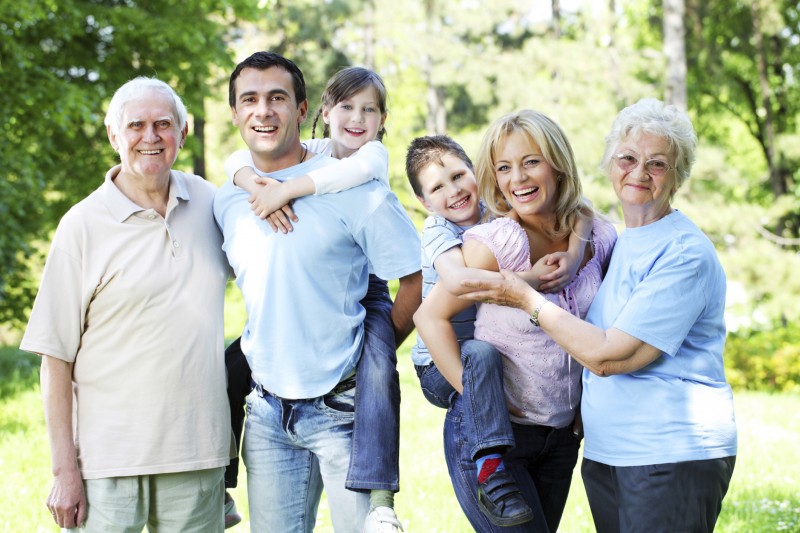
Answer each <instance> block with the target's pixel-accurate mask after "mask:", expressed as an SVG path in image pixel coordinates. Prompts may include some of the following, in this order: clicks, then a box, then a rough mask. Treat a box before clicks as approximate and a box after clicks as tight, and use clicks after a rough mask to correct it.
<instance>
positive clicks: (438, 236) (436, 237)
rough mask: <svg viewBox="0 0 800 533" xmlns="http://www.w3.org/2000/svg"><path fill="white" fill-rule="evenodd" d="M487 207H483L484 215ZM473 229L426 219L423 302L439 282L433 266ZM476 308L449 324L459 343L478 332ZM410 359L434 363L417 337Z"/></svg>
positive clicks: (423, 239)
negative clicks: (466, 232)
mask: <svg viewBox="0 0 800 533" xmlns="http://www.w3.org/2000/svg"><path fill="white" fill-rule="evenodd" d="M483 212H484V207H483V204H481V215H483ZM472 227H473V226H458V225H456V224H453V223H452V222H450V221H449V220H447V219H446V218H444V217H440V216H438V215H431V216H429V217H428V218H426V219H425V225H424V226H423V228H422V299H423V300H424V299H425V298H426V297H427V296H428V294H430V292H431V290H432V289H433V286H434V285H436V282H437V281H439V274H438V273H437V272H436V269H435V268H434V267H433V264H434V262H435V261H436V259H437V258H438V257H439V256H440V255H441V254H443V253H444V252H446V251H447V250H450V249H451V248H455V247H456V246H461V245H462V244H463V235H464V232H465V231H467V230H468V229H470V228H472ZM476 312H477V306H475V305H471V306H469V307H468V308H466V309H464V310H463V311H461V312H460V313H458V314H457V315H456V316H454V317H453V318H452V319H450V323H451V324H452V325H453V330H454V331H455V334H456V340H458V342H459V343H461V342H463V341H465V340H469V339H471V338H472V336H473V334H474V333H475V314H476ZM411 360H412V361H414V364H415V365H418V366H427V365H429V364H430V363H431V361H433V359H432V358H431V354H430V352H428V348H427V347H426V346H425V343H424V342H422V337H420V336H419V334H417V343H416V344H415V345H414V346H412V348H411Z"/></svg>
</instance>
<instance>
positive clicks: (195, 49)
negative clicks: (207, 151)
mask: <svg viewBox="0 0 800 533" xmlns="http://www.w3.org/2000/svg"><path fill="white" fill-rule="evenodd" d="M255 3H256V2H255V0H165V1H160V2H154V1H152V0H144V1H137V2H130V1H123V0H58V1H56V0H39V1H36V2H2V3H0V80H1V81H2V87H3V98H2V99H0V119H1V120H0V131H2V134H0V135H1V136H2V138H3V142H2V143H0V168H2V173H3V176H2V177H3V179H0V214H1V215H2V216H0V225H2V226H0V322H7V321H12V322H13V321H20V320H22V319H24V312H25V309H26V308H27V307H28V306H29V304H30V301H31V297H32V295H33V294H34V293H35V287H34V285H33V282H32V281H31V272H30V265H31V258H32V256H33V255H34V254H35V252H36V249H35V247H34V246H33V245H32V244H31V243H34V242H36V240H37V239H46V238H47V235H48V232H49V231H50V230H52V228H53V227H54V225H55V224H56V223H57V221H58V220H59V219H60V217H61V215H62V214H63V213H64V212H65V211H66V209H68V208H69V206H71V205H72V204H74V203H75V202H76V201H77V200H79V199H81V198H83V197H84V196H86V194H88V193H89V192H90V191H91V190H93V189H95V188H96V187H97V186H98V185H99V184H100V183H101V181H102V179H103V174H104V173H105V171H106V170H107V169H108V168H109V167H110V166H111V165H112V164H113V163H114V154H113V152H112V151H111V150H110V149H109V146H108V140H107V138H106V133H105V128H104V126H103V117H104V105H105V103H106V102H107V101H108V99H109V98H110V96H111V95H112V94H113V91H114V90H115V89H116V88H117V87H119V86H120V85H121V84H122V83H124V82H125V81H127V80H129V79H131V78H133V77H136V76H139V75H145V76H155V77H158V78H161V79H163V80H164V81H166V82H168V83H170V84H171V85H172V86H173V87H174V88H175V89H176V90H177V91H178V93H179V94H181V95H182V96H183V98H184V99H185V101H186V103H187V106H188V108H189V111H190V113H194V114H197V115H200V114H202V110H203V107H202V101H203V98H204V97H205V96H206V95H208V94H210V93H211V91H216V90H217V89H216V82H215V80H214V79H213V78H212V76H211V73H212V72H213V70H212V69H213V68H214V67H215V66H217V65H222V66H226V67H227V66H229V65H230V64H231V58H230V53H229V51H228V48H227V46H226V42H227V40H228V38H229V31H230V30H229V28H231V27H232V26H233V23H234V21H235V18H236V17H237V16H249V17H252V16H255V14H256V10H255V7H256V6H255ZM187 148H188V150H186V151H184V153H183V154H182V159H181V164H183V165H186V164H187V163H188V162H189V161H191V155H192V154H193V153H195V154H196V153H197V151H198V148H199V147H198V146H197V144H196V143H195V142H194V141H192V142H190V143H189V144H188V145H187Z"/></svg>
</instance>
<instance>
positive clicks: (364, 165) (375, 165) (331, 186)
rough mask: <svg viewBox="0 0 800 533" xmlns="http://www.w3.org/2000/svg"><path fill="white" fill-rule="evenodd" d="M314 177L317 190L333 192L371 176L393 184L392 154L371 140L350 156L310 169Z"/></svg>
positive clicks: (320, 192) (359, 183)
mask: <svg viewBox="0 0 800 533" xmlns="http://www.w3.org/2000/svg"><path fill="white" fill-rule="evenodd" d="M308 175H309V176H310V177H311V179H312V180H313V181H314V186H315V188H316V193H315V194H329V193H335V192H340V191H343V190H346V189H352V188H353V187H357V186H359V185H361V184H364V183H367V182H368V181H369V180H373V179H375V180H378V181H380V182H381V183H383V184H384V185H386V186H387V187H388V186H389V154H388V152H387V151H386V147H385V146H383V144H382V143H381V142H379V141H371V142H368V143H367V144H365V145H364V146H362V147H361V148H360V149H359V150H357V151H356V152H355V153H354V154H352V155H351V156H350V157H346V158H344V159H340V160H339V161H337V162H336V163H332V164H330V165H327V166H325V167H324V168H321V169H318V170H312V171H311V172H309V173H308Z"/></svg>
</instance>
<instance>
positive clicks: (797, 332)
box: [725, 324, 800, 392]
mask: <svg viewBox="0 0 800 533" xmlns="http://www.w3.org/2000/svg"><path fill="white" fill-rule="evenodd" d="M725 374H726V376H727V377H728V381H729V382H730V384H731V386H732V387H733V388H735V389H745V390H761V391H773V392H796V391H798V390H800V327H798V326H797V325H796V324H792V325H790V326H787V327H777V328H774V329H771V330H767V331H751V330H740V331H736V332H734V333H731V334H729V335H728V340H727V343H726V345H725Z"/></svg>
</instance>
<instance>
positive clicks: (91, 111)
mask: <svg viewBox="0 0 800 533" xmlns="http://www.w3.org/2000/svg"><path fill="white" fill-rule="evenodd" d="M556 4H557V3H556ZM561 4H562V8H561V13H560V15H561V16H560V18H559V20H558V27H556V26H555V24H554V21H553V17H552V16H551V11H550V8H551V6H552V5H553V2H549V1H546V0H536V1H534V2H522V3H521V2H517V1H515V0H495V1H493V2H492V3H491V7H490V8H487V3H486V2H480V1H478V0H407V1H405V2H392V1H388V0H326V1H324V2H319V1H317V0H292V1H286V0H166V1H165V2H159V3H157V4H156V3H155V2H153V1H152V0H142V1H139V0H63V1H58V2H57V1H55V0H39V1H38V2H32V3H29V2H16V3H12V2H3V3H1V4H0V80H2V83H3V88H4V96H5V98H4V99H2V100H0V119H2V120H0V129H1V130H2V136H3V139H4V142H3V143H0V164H2V165H1V166H0V168H2V169H3V174H4V177H5V179H0V215H3V216H0V224H3V226H2V227H0V323H3V322H4V323H7V322H8V321H10V320H13V319H20V318H24V314H25V312H26V310H27V308H28V306H29V304H30V298H31V296H32V295H33V294H34V292H35V287H36V274H37V272H38V269H39V268H40V265H41V262H42V258H41V257H36V253H37V249H38V248H37V246H41V243H46V242H47V239H48V236H49V231H51V230H52V228H53V227H54V226H55V224H56V222H57V221H58V219H59V218H60V216H61V215H62V214H63V212H64V211H65V210H66V209H67V208H68V207H69V206H70V205H72V204H74V203H75V202H76V201H78V200H79V199H80V198H82V197H83V196H85V195H86V194H87V193H88V192H89V191H91V190H93V189H94V188H96V187H97V185H99V183H100V181H101V179H102V176H103V173H104V172H105V171H106V169H107V168H108V167H109V166H110V165H111V164H113V162H114V159H113V157H114V154H113V152H112V151H111V150H110V148H109V147H108V142H107V140H106V136H105V132H104V131H103V127H102V119H103V111H104V106H105V104H106V103H107V101H108V99H109V98H110V96H111V94H112V92H113V90H114V89H116V87H118V86H119V85H120V84H121V83H123V82H124V81H126V80H127V79H130V78H131V77H133V76H136V75H139V74H145V75H151V76H152V75H156V76H158V77H160V78H162V79H164V80H165V81H168V82H169V83H171V84H173V86H174V87H175V88H176V90H178V92H179V93H180V94H181V95H182V96H183V97H184V99H185V100H186V102H187V104H188V106H189V111H190V113H191V114H194V115H197V116H205V119H206V132H207V133H206V142H205V155H206V157H207V160H208V165H207V173H208V177H209V179H212V180H213V181H215V182H217V183H219V182H220V181H221V179H222V178H223V173H222V169H221V167H222V161H224V159H225V157H226V156H227V154H228V153H230V152H231V151H232V150H234V149H237V148H241V147H242V146H243V144H242V142H241V140H240V138H239V135H238V132H237V131H236V130H235V129H234V128H232V126H231V124H230V111H229V109H228V105H227V100H226V94H227V88H226V82H227V77H228V74H229V72H230V70H231V68H232V66H233V64H234V61H238V60H240V59H242V58H244V57H246V56H248V55H250V54H251V53H252V52H254V51H256V50H263V49H270V50H274V51H277V52H280V53H282V54H284V55H286V56H287V57H289V58H291V59H293V60H295V61H296V62H297V64H298V65H299V66H300V67H301V68H302V69H303V72H304V73H305V75H306V80H307V84H308V94H309V100H310V106H309V107H310V109H311V110H312V115H311V117H310V119H309V120H308V121H307V123H306V124H305V125H304V128H303V137H304V138H307V137H310V136H311V129H312V122H313V111H315V110H316V108H317V106H318V102H319V95H320V94H321V92H322V89H323V87H324V85H325V82H326V81H327V79H328V78H329V77H330V76H331V75H332V74H333V73H334V72H336V71H337V70H339V69H340V68H342V67H345V66H349V65H365V66H368V67H371V68H374V69H375V70H376V71H377V72H379V73H380V74H381V76H382V77H383V78H384V80H385V82H386V85H387V87H388V89H389V102H388V103H389V118H388V121H387V130H388V135H387V136H386V138H385V139H384V143H385V145H386V147H387V149H388V150H389V155H390V179H391V183H392V188H393V190H394V191H395V192H396V193H397V195H398V196H399V197H400V200H401V201H402V202H403V204H404V205H405V206H406V209H407V210H408V211H409V213H410V214H411V215H412V218H414V219H415V221H416V222H417V223H421V221H422V219H423V217H424V211H423V210H422V209H421V206H420V205H419V204H418V202H417V201H416V199H415V198H414V196H413V194H411V191H410V187H409V186H408V184H407V181H406V177H405V174H404V161H405V151H406V147H407V146H408V143H409V142H410V141H411V139H413V138H414V137H416V136H419V135H425V134H427V133H430V131H429V127H430V124H431V121H430V120H429V116H430V115H431V114H432V113H433V112H434V111H433V110H434V109H436V106H437V105H438V106H439V107H438V109H440V110H441V109H443V111H444V119H445V127H446V131H447V133H448V134H450V135H451V136H452V137H453V138H455V139H456V140H457V141H459V142H460V143H461V144H462V145H463V146H464V147H465V149H466V150H467V152H468V153H470V154H475V153H476V151H477V148H478V146H479V144H480V139H481V134H482V132H483V131H484V130H485V128H486V126H487V125H488V123H489V122H490V121H491V120H493V119H494V118H496V117H498V116H500V115H501V114H505V113H508V112H512V111H515V110H518V109H520V108H534V109H538V110H541V111H544V112H545V113H547V114H548V115H550V116H552V117H553V118H554V119H555V120H557V121H558V122H559V123H560V124H561V125H562V127H563V128H564V130H565V131H566V132H567V134H568V135H569V137H570V139H571V141H572V144H573V147H574V149H575V153H576V157H577V159H578V164H579V167H580V169H581V175H582V177H583V183H584V192H585V194H586V196H588V197H589V198H590V199H591V200H592V201H593V203H594V205H595V206H596V207H597V208H598V209H599V210H601V211H603V212H605V213H609V214H610V215H611V216H612V218H617V219H618V218H619V207H618V205H617V201H616V197H615V196H614V193H613V191H612V190H611V187H610V186H609V185H608V183H607V180H606V179H605V177H604V176H603V175H602V172H600V171H599V170H598V168H597V164H598V162H599V159H600V156H601V153H602V151H603V139H604V136H605V135H606V133H607V132H608V129H609V127H610V125H611V121H612V120H613V118H614V116H615V115H616V113H617V112H618V111H619V109H621V108H622V107H624V106H626V105H628V104H631V103H633V102H635V101H636V100H638V99H639V98H642V97H645V96H656V97H660V98H662V97H663V94H664V88H665V80H664V75H665V71H666V60H665V57H664V53H663V50H662V46H663V44H662V40H663V33H662V21H661V18H662V2H661V0H617V1H615V2H591V1H588V0H586V1H583V2H578V3H570V6H571V7H569V8H568V7H566V6H567V3H564V2H562V3H561ZM685 6H686V16H685V20H684V22H685V26H686V50H687V58H688V65H687V67H688V71H687V84H688V95H689V114H690V116H691V117H692V119H693V122H694V124H695V126H696V129H697V132H698V136H699V141H700V142H699V146H698V150H697V163H696V165H695V168H694V172H693V176H692V178H691V179H690V180H689V181H688V182H687V184H686V185H685V186H684V187H683V188H682V189H681V190H680V191H679V192H678V194H677V196H676V198H675V201H674V205H675V207H677V208H679V209H681V210H682V211H685V212H686V213H687V214H688V215H689V216H690V217H691V218H692V219H693V220H694V221H695V222H697V223H698V224H699V225H700V227H701V228H702V229H703V230H704V231H705V232H706V233H707V234H708V235H709V237H710V238H711V239H712V241H713V242H714V243H715V245H716V246H717V250H718V252H719V255H720V258H721V260H722V262H723V265H724V267H725V270H726V272H727V274H728V285H729V289H730V290H729V295H728V311H729V319H728V322H729V329H730V330H731V331H732V332H733V333H732V338H733V339H734V340H733V344H732V345H734V346H735V345H736V342H738V339H740V338H741V339H744V338H745V336H746V335H753V336H755V337H757V338H761V337H759V336H760V335H764V336H768V335H772V334H774V335H780V334H781V333H780V332H779V331H776V332H773V333H769V332H770V331H771V330H781V329H785V328H787V327H788V326H787V325H788V324H792V323H793V322H796V321H797V320H800V303H799V302H798V301H797V300H798V299H797V297H796V295H797V294H800V276H797V275H796V274H795V273H796V272H798V271H799V270H800V255H798V251H800V245H798V243H800V241H798V238H799V237H800V235H798V231H800V229H798V228H800V222H798V221H800V189H798V187H797V183H798V179H800V170H798V167H800V135H798V133H797V131H796V128H797V118H798V114H800V91H799V90H798V87H797V84H798V80H799V79H800V72H798V68H800V29H799V28H798V25H799V24H800V20H799V19H800V15H799V14H798V6H797V4H796V3H794V2H790V1H789V0H757V1H756V2H741V1H740V0H713V1H708V2H701V1H700V0H685ZM612 7H613V11H612ZM756 30H757V31H756ZM757 37H759V38H760V39H761V40H760V41H759V39H758V38H757ZM759 42H761V44H762V46H760V47H759V46H758V43H759ZM759 58H761V59H762V60H763V61H764V62H765V63H764V64H766V66H767V69H766V72H765V75H764V76H762V77H760V76H759V64H758V60H759ZM232 59H233V60H232ZM433 100H435V102H434V101H433ZM770 117H771V120H768V118H770ZM768 125H770V127H771V130H770V127H768ZM768 131H772V132H773V134H774V135H773V137H774V139H773V140H774V142H773V143H772V145H771V146H772V147H773V152H774V153H773V157H768V150H767V148H768V145H769V143H768V141H769V136H768V135H767V133H768ZM317 135H318V136H319V135H320V132H319V131H317ZM201 149H202V148H201V146H200V143H199V141H198V140H197V139H196V138H193V136H191V135H190V138H189V140H188V142H187V150H184V151H183V152H182V154H181V158H180V160H179V166H183V167H186V166H188V165H189V162H190V161H191V156H192V155H193V153H194V152H197V151H199V150H201ZM776 172H777V175H779V176H780V178H781V179H782V180H783V182H784V183H785V185H786V191H785V193H784V192H780V191H776V190H775V189H774V187H773V186H772V185H773V181H772V179H771V176H774V175H776V174H775V173H776ZM745 332H747V333H745ZM787 335H788V334H787ZM786 338H787V339H788V340H787V342H794V343H796V342H797V339H796V337H792V336H788V337H786ZM749 379H750V378H748V380H749Z"/></svg>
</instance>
